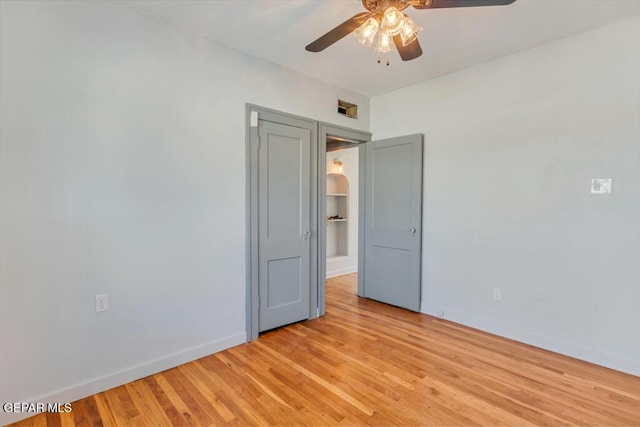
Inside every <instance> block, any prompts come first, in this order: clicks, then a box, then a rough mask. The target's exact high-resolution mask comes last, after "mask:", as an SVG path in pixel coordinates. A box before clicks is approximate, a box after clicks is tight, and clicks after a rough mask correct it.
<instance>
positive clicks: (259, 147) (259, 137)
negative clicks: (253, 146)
mask: <svg viewBox="0 0 640 427" xmlns="http://www.w3.org/2000/svg"><path fill="white" fill-rule="evenodd" d="M259 149H260V137H258V150H259Z"/></svg>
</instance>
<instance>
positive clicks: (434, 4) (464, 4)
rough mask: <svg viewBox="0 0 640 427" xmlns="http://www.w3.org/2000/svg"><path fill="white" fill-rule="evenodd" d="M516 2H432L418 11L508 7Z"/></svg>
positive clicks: (497, 0) (455, 0) (419, 7)
mask: <svg viewBox="0 0 640 427" xmlns="http://www.w3.org/2000/svg"><path fill="white" fill-rule="evenodd" d="M515 1H516V0H431V3H429V2H428V1H427V5H420V4H418V5H416V4H414V7H415V8H416V9H442V8H448V7H475V6H506V5H509V4H511V3H514V2H515Z"/></svg>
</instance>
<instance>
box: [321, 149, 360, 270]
mask: <svg viewBox="0 0 640 427" xmlns="http://www.w3.org/2000/svg"><path fill="white" fill-rule="evenodd" d="M332 142H333V141H331V140H328V141H327V153H326V167H327V174H326V178H325V179H326V186H327V192H326V194H325V206H326V213H327V214H326V217H325V222H326V233H325V241H326V248H327V250H326V261H325V262H326V264H325V268H326V273H327V279H330V278H333V277H337V276H342V275H344V274H349V273H356V272H357V271H358V147H357V144H353V143H350V145H351V146H345V147H340V148H334V147H333V144H332Z"/></svg>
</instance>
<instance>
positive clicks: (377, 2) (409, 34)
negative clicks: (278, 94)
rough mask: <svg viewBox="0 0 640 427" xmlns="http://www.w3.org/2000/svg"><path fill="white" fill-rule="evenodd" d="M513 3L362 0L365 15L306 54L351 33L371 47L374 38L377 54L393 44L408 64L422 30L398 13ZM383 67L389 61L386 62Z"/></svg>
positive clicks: (496, 0) (313, 44) (499, 0)
mask: <svg viewBox="0 0 640 427" xmlns="http://www.w3.org/2000/svg"><path fill="white" fill-rule="evenodd" d="M515 1H516V0H362V5H363V6H364V8H365V9H366V10H367V12H361V13H358V14H356V15H354V16H352V17H351V18H349V19H347V20H346V21H344V22H343V23H342V24H340V25H338V26H337V27H335V28H334V29H333V30H331V31H329V32H328V33H326V34H324V35H323V36H321V37H320V38H318V39H317V40H315V41H313V42H311V43H309V44H308V45H307V46H306V47H305V49H306V50H307V51H309V52H320V51H323V50H325V49H326V48H328V47H329V46H331V45H332V44H334V43H335V42H337V41H338V40H340V39H342V38H343V37H345V36H346V35H347V34H350V33H354V34H355V35H356V38H357V39H358V41H359V42H360V43H362V44H363V45H365V46H367V47H370V46H372V45H373V42H374V39H375V38H376V35H377V36H378V39H377V43H376V46H375V50H376V51H377V52H378V63H379V62H380V53H385V52H389V51H391V46H392V44H393V45H395V47H396V49H398V53H399V54H400V58H402V60H403V61H410V60H412V59H415V58H417V57H419V56H420V55H422V48H421V47H420V43H419V42H418V38H417V37H418V34H420V32H421V31H422V28H421V27H420V26H418V25H417V24H416V23H415V22H413V20H412V19H411V18H409V17H408V16H407V15H405V14H404V13H402V11H403V10H404V9H406V8H407V7H409V6H413V7H414V8H415V9H438V8H451V7H473V6H503V5H508V4H511V3H513V2H515ZM387 65H389V60H388V59H387Z"/></svg>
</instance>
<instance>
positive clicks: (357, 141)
mask: <svg viewBox="0 0 640 427" xmlns="http://www.w3.org/2000/svg"><path fill="white" fill-rule="evenodd" d="M328 136H335V137H339V138H342V139H347V140H349V141H350V142H353V143H354V147H353V148H358V152H359V153H358V154H359V168H358V283H360V273H359V272H360V268H361V259H360V258H361V253H362V250H361V246H362V248H364V244H362V242H363V239H362V238H361V236H364V234H362V235H361V234H360V233H364V229H363V228H362V226H363V224H364V217H363V216H364V211H363V210H362V208H361V206H362V202H363V200H364V199H363V197H364V193H363V192H362V189H363V188H364V187H363V186H364V179H363V178H364V175H363V174H362V172H363V167H364V163H363V157H362V153H363V151H364V150H362V149H361V148H362V144H364V143H365V142H369V141H371V132H365V131H360V130H355V129H349V128H346V127H342V126H337V125H332V124H329V123H324V122H320V123H319V125H318V218H321V219H322V220H320V221H319V223H318V236H322V238H320V239H318V315H319V316H324V314H325V313H326V310H325V283H326V280H327V244H326V243H327V222H326V221H324V218H326V217H327V180H326V179H325V177H326V175H327V160H326V157H327V137H328ZM321 177H322V179H320V178H321ZM362 265H364V258H362ZM358 289H359V285H358ZM358 294H360V292H359V291H358Z"/></svg>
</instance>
